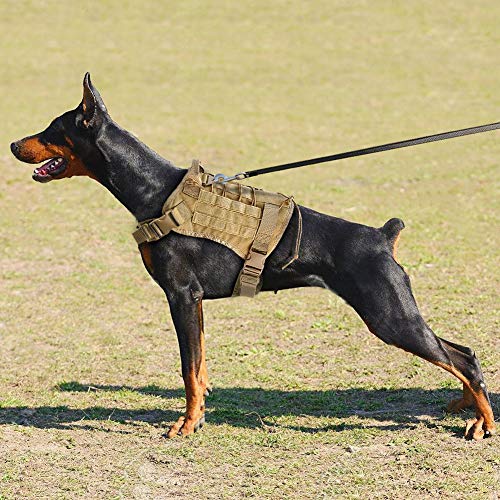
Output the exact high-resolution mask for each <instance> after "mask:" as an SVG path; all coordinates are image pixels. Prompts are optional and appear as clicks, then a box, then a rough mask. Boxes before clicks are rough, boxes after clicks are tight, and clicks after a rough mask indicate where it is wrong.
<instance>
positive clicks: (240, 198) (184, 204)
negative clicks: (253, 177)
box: [133, 160, 301, 297]
mask: <svg viewBox="0 0 500 500" xmlns="http://www.w3.org/2000/svg"><path fill="white" fill-rule="evenodd" d="M295 207H297V210H298V211H299V209H298V206H297V205H296V204H295V202H294V201H293V198H292V197H290V196H285V195H283V194H281V193H272V192H269V191H264V190H261V189H257V188H254V187H251V186H244V185H242V184H240V183H238V182H225V183H218V182H214V176H213V175H211V174H208V173H205V172H204V170H203V167H202V166H201V165H200V162H199V161H198V160H193V162H192V164H191V168H190V169H189V170H188V171H187V173H186V175H185V176H184V178H183V179H182V181H181V182H180V183H179V185H178V186H177V187H176V188H175V190H174V191H173V192H172V194H171V195H170V196H169V197H168V198H167V200H166V201H165V203H164V205H163V208H162V215H161V217H158V218H156V219H150V220H146V221H142V222H140V223H139V225H138V227H137V229H136V231H134V233H133V236H134V238H135V240H136V242H137V244H138V245H141V244H143V243H151V242H154V241H158V240H159V239H161V238H164V237H165V236H167V235H168V234H169V233H170V232H172V231H173V232H176V233H179V234H183V235H186V236H193V237H197V238H206V239H210V240H213V241H216V242H217V243H220V244H222V245H224V246H226V247H228V248H230V249H231V250H233V251H234V252H235V253H236V254H237V255H238V256H239V257H241V258H243V259H244V263H243V267H242V269H241V271H240V274H239V276H238V279H237V280H236V284H235V287H234V291H233V296H237V295H242V296H246V297H253V296H255V294H256V293H257V292H258V291H259V290H260V286H261V276H262V272H263V270H264V265H265V262H266V259H267V257H268V256H269V255H270V254H271V252H272V251H273V250H274V249H275V248H276V246H277V245H278V243H279V241H280V240H281V237H282V236H283V233H284V232H285V229H286V228H287V226H288V223H289V222H290V218H291V216H292V213H293V210H294V208H295ZM299 217H300V211H299ZM300 233H301V231H300V225H299V234H298V236H297V244H296V249H295V254H294V256H293V257H292V260H291V261H290V262H288V264H286V265H285V266H284V267H286V266H287V265H289V264H290V263H291V262H292V261H293V260H295V259H296V258H297V257H298V248H299V245H300V236H301V234H300Z"/></svg>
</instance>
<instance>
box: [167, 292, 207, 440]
mask: <svg viewBox="0 0 500 500" xmlns="http://www.w3.org/2000/svg"><path fill="white" fill-rule="evenodd" d="M202 295H203V294H202V293H198V292H194V293H192V292H188V293H186V294H176V295H175V296H173V297H169V304H170V310H171V314H172V319H173V321H174V326H175V330H176V332H177V339H178V341H179V348H180V353H181V365H182V378H183V379H184V386H185V389H186V413H185V414H184V416H182V417H180V418H179V419H178V420H177V422H176V423H175V424H174V425H172V427H170V429H169V431H168V432H167V434H166V437H168V438H172V437H175V436H177V435H180V436H187V435H189V434H192V433H193V432H196V431H197V430H198V429H200V428H201V427H202V426H203V424H204V422H205V394H206V392H207V388H208V375H207V368H206V362H205V341H204V334H203V305H202Z"/></svg>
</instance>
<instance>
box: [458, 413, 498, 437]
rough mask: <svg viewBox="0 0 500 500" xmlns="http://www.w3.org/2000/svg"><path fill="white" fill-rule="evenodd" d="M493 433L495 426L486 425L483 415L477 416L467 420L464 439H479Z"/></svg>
mask: <svg viewBox="0 0 500 500" xmlns="http://www.w3.org/2000/svg"><path fill="white" fill-rule="evenodd" d="M493 434H495V426H494V425H493V426H491V425H490V426H487V425H486V424H485V420H484V417H481V416H479V417H476V418H472V419H470V420H467V424H466V426H465V439H473V440H474V441H479V440H480V439H485V438H489V437H491V436H492V435H493Z"/></svg>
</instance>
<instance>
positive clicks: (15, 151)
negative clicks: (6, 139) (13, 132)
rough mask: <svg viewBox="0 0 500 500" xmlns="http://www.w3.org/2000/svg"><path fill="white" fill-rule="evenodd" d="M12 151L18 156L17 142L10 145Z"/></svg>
mask: <svg viewBox="0 0 500 500" xmlns="http://www.w3.org/2000/svg"><path fill="white" fill-rule="evenodd" d="M10 150H11V151H12V153H13V154H16V153H18V152H19V145H18V144H17V142H13V143H12V144H11V145H10Z"/></svg>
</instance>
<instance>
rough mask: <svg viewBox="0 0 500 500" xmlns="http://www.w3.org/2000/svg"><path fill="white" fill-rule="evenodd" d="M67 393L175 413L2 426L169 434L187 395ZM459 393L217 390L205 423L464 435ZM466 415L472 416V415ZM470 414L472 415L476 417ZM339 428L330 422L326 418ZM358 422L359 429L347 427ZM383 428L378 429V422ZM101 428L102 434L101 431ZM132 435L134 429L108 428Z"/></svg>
mask: <svg viewBox="0 0 500 500" xmlns="http://www.w3.org/2000/svg"><path fill="white" fill-rule="evenodd" d="M56 389H57V390H59V391H61V392H71V393H79V392H96V393H98V392H123V391H132V392H135V393H138V394H143V395H145V396H156V397H161V398H162V399H164V400H172V406H173V407H175V408H178V409H177V410H160V409H149V408H142V409H133V410H127V409H124V408H118V407H110V406H91V407H87V408H71V407H69V406H65V405H61V406H39V407H29V406H10V407H1V408H0V425H7V424H17V425H21V426H29V427H37V428H42V429H76V428H78V429H88V430H96V425H95V422H96V421H98V422H99V421H101V422H104V421H110V422H117V423H121V424H127V425H128V426H139V425H144V424H148V425H151V426H155V427H159V428H160V427H161V428H162V429H163V428H165V427H166V426H167V425H168V424H169V423H171V422H173V421H175V420H176V419H177V418H178V417H179V416H180V415H181V412H182V408H181V407H180V404H179V401H178V400H179V399H181V398H183V397H184V391H183V390H181V389H165V388H161V387H158V386H154V385H149V386H144V387H130V386H126V385H93V384H82V383H79V382H64V383H61V384H59V385H57V386H56ZM490 396H491V400H492V404H493V407H494V408H495V407H498V403H499V400H500V395H499V394H490ZM458 397H460V392H459V391H452V390H449V389H434V390H427V389H419V388H411V389H362V388H359V389H358V388H351V389H332V390H325V391H318V390H314V391H306V390H300V391H298V390H295V391H284V390H283V391H282V390H271V389H262V388H258V387H252V388H243V387H229V388H219V389H215V391H214V392H213V393H212V394H211V395H210V396H209V397H208V398H207V409H208V415H207V420H208V421H209V422H210V424H211V425H224V424H227V425H230V426H233V427H245V428H254V429H258V428H260V429H264V430H271V431H272V430H276V429H278V428H286V429H291V430H296V431H300V432H306V433H317V432H325V431H332V430H333V431H342V430H351V429H356V428H370V427H373V428H375V427H376V428H377V429H385V430H398V429H403V428H412V427H416V426H417V425H420V426H421V425H424V426H426V427H437V426H440V427H445V428H447V430H448V431H451V432H454V433H455V434H456V435H460V436H461V435H462V433H463V427H462V426H457V425H455V424H454V422H453V420H451V419H448V420H447V418H446V414H445V412H444V409H445V407H446V404H447V403H448V402H449V401H450V400H451V399H453V398H455V399H456V398H458ZM464 415H467V417H468V416H469V413H468V412H464ZM470 416H472V412H471V413H470ZM280 417H296V418H295V419H294V420H295V421H297V418H298V419H299V421H300V422H304V423H301V424H297V423H288V420H287V419H286V418H285V419H280ZM325 417H326V418H330V419H331V418H335V419H339V420H340V422H336V423H328V424H324V423H323V422H324V418H325ZM350 417H356V418H355V421H354V423H352V421H351V422H349V423H348V422H343V421H342V420H347V418H350ZM374 420H375V421H378V422H379V423H376V422H375V423H374V422H373V421H374ZM99 429H100V430H102V429H101V428H100V427H99ZM110 432H120V433H129V432H134V431H133V429H130V430H114V429H113V430H110Z"/></svg>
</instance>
